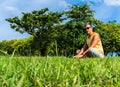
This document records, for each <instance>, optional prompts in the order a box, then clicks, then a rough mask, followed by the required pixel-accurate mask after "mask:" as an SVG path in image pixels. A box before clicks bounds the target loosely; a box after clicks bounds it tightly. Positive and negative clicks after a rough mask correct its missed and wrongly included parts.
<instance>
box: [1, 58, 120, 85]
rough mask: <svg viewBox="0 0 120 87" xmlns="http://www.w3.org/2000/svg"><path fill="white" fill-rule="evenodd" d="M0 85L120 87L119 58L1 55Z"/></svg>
mask: <svg viewBox="0 0 120 87" xmlns="http://www.w3.org/2000/svg"><path fill="white" fill-rule="evenodd" d="M0 87H120V57H105V58H104V59H99V58H86V59H73V58H67V57H10V56H0Z"/></svg>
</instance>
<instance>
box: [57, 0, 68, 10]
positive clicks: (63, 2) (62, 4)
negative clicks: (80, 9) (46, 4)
mask: <svg viewBox="0 0 120 87" xmlns="http://www.w3.org/2000/svg"><path fill="white" fill-rule="evenodd" d="M58 5H59V6H60V7H64V8H67V7H68V6H69V5H70V4H68V3H67V2H66V1H64V0H60V1H59V2H58Z"/></svg>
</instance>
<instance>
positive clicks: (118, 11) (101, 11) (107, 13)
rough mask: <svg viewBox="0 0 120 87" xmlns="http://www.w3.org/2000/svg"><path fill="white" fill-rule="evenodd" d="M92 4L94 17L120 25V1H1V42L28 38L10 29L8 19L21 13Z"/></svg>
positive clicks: (59, 9) (65, 8) (58, 9)
mask: <svg viewBox="0 0 120 87" xmlns="http://www.w3.org/2000/svg"><path fill="white" fill-rule="evenodd" d="M84 3H88V4H90V7H91V9H92V10H95V11H96V12H95V13H94V17H95V18H96V19H99V20H101V21H103V22H108V21H113V20H116V21H117V23H119V24H120V0H0V41H2V40H11V39H20V38H25V37H28V36H29V35H28V34H27V33H25V34H20V33H19V32H16V31H14V30H13V29H11V28H10V25H9V22H7V21H5V19H6V18H11V17H15V16H19V17H21V12H30V11H32V10H39V9H42V8H45V7H48V8H49V9H50V10H51V11H62V10H67V9H68V6H70V5H72V4H84Z"/></svg>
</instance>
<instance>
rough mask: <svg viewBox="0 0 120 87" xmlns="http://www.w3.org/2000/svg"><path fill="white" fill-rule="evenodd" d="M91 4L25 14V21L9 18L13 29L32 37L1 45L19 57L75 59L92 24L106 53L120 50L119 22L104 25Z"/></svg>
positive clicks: (23, 18) (23, 19)
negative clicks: (72, 57)
mask: <svg viewBox="0 0 120 87" xmlns="http://www.w3.org/2000/svg"><path fill="white" fill-rule="evenodd" d="M94 12H95V11H93V10H91V8H90V6H89V5H88V4H84V5H73V6H71V7H70V9H69V10H67V11H63V12H51V11H49V9H48V8H43V9H41V10H34V11H32V12H29V13H28V12H26V13H25V12H23V13H22V17H21V18H18V17H17V16H16V17H14V18H7V19H6V21H8V22H10V26H11V28H12V29H14V30H16V31H17V32H20V33H28V34H30V35H31V36H30V37H28V38H24V39H19V40H4V41H2V42H0V50H2V51H5V52H7V53H8V54H12V53H13V52H15V54H17V55H24V56H28V55H33V56H34V55H39V56H45V55H52V56H58V55H59V56H72V55H74V54H75V51H76V50H77V49H80V48H81V47H82V46H83V44H84V41H85V38H86V33H85V31H84V27H83V26H84V24H85V23H91V24H92V25H93V27H94V30H95V31H96V32H98V33H99V34H100V36H101V39H102V43H103V47H104V50H105V53H107V52H109V51H115V50H117V49H119V47H120V24H117V22H116V21H115V20H113V21H109V22H107V23H104V22H102V21H100V20H97V19H95V18H94Z"/></svg>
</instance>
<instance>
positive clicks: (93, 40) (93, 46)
mask: <svg viewBox="0 0 120 87" xmlns="http://www.w3.org/2000/svg"><path fill="white" fill-rule="evenodd" d="M84 28H85V31H86V32H87V34H88V36H87V38H86V41H85V44H84V46H83V47H82V48H81V50H79V51H77V54H76V55H75V56H74V58H80V57H85V56H87V57H99V58H104V50H103V46H102V43H101V39H100V36H99V34H98V33H96V32H93V28H92V25H91V24H85V26H84Z"/></svg>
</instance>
